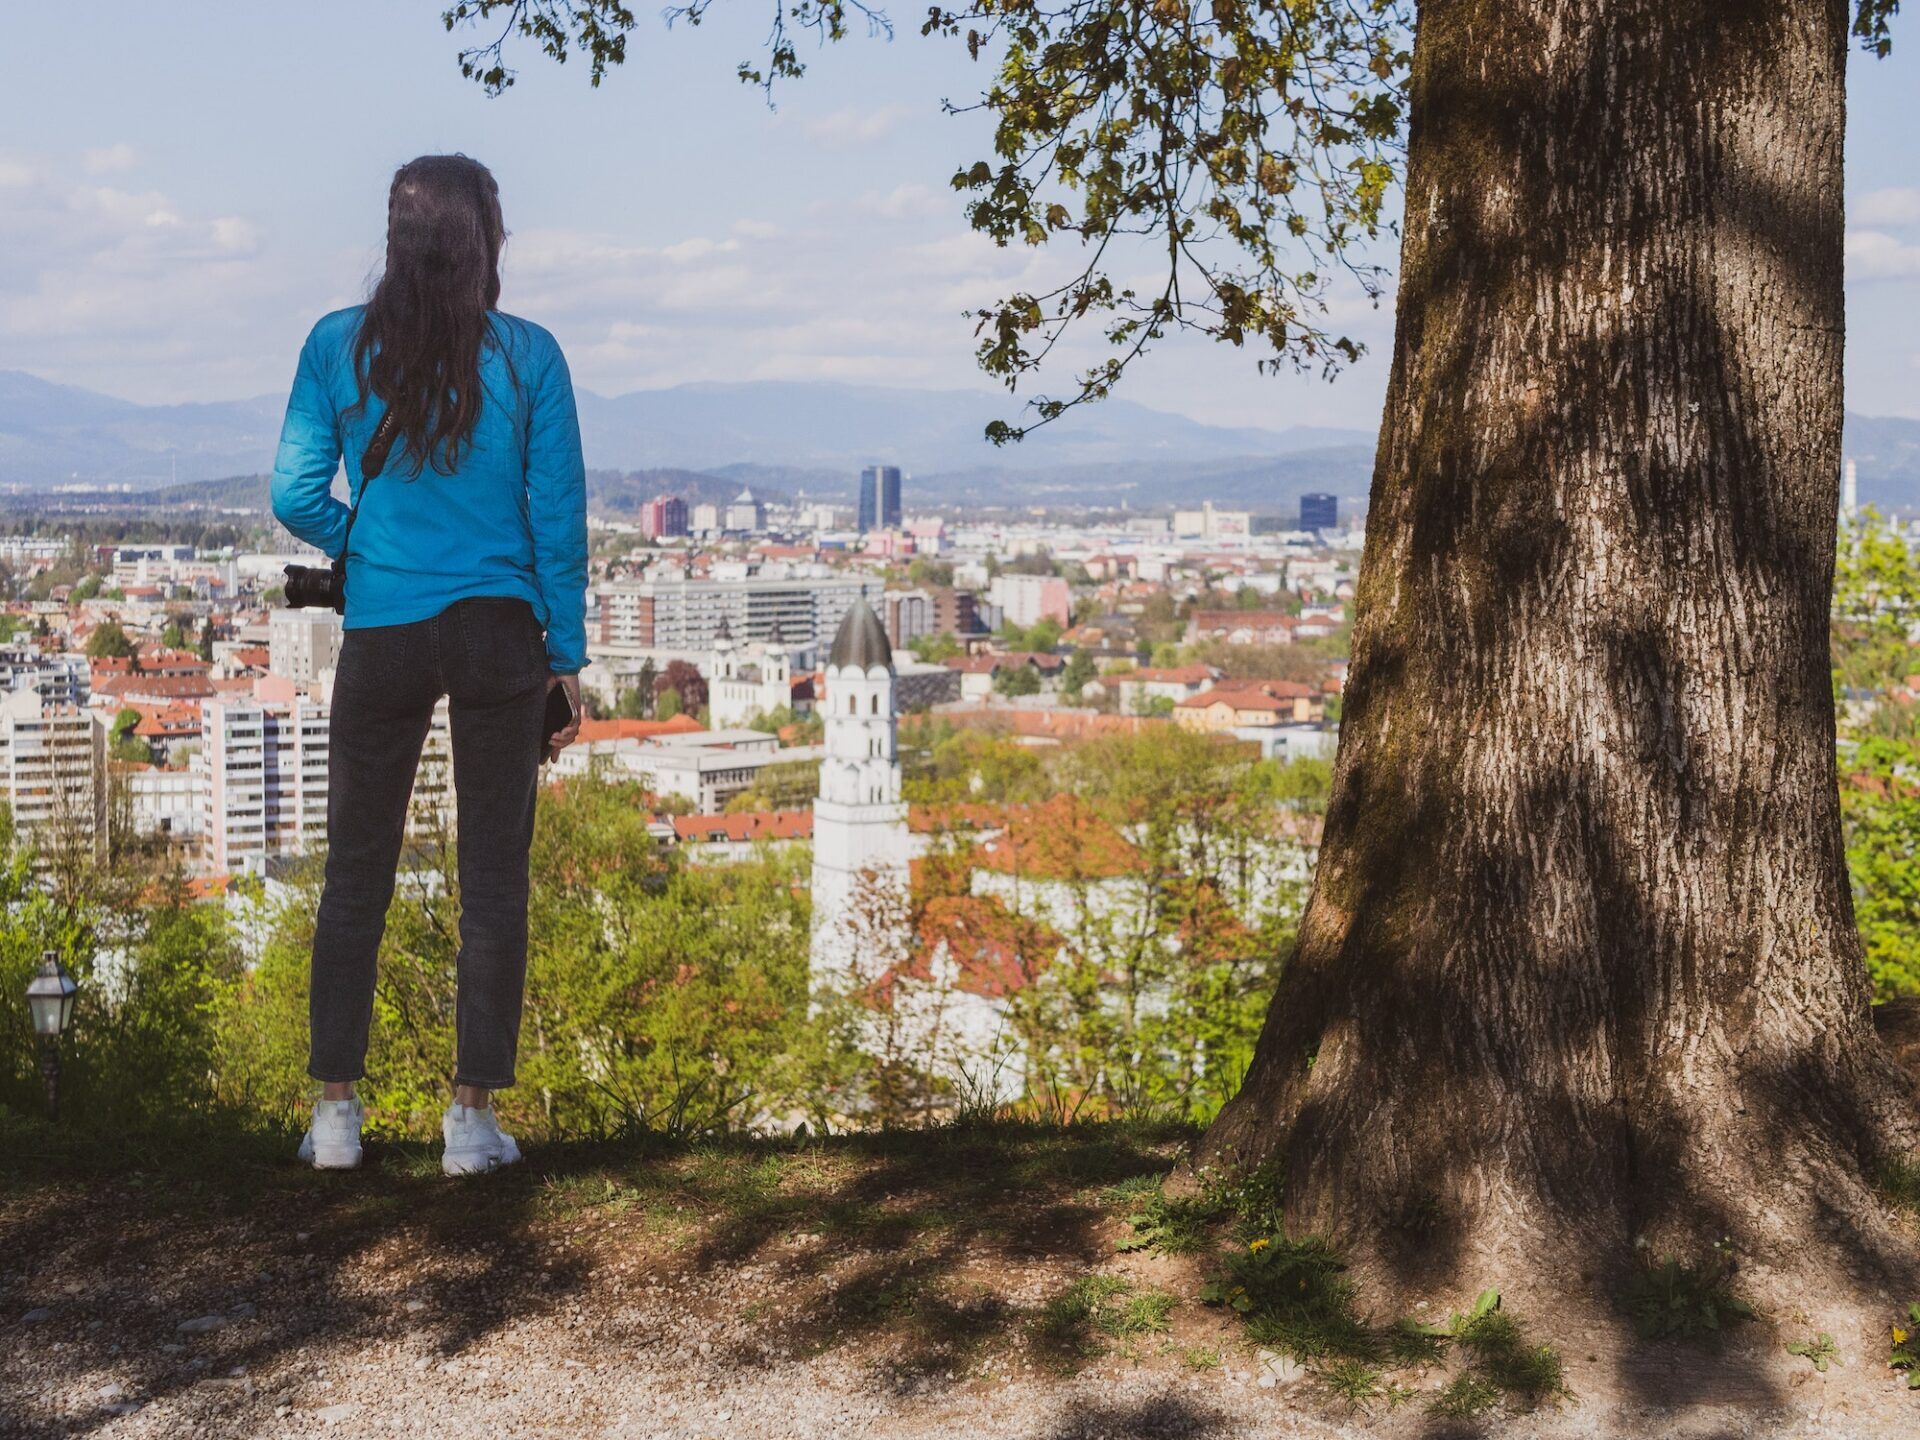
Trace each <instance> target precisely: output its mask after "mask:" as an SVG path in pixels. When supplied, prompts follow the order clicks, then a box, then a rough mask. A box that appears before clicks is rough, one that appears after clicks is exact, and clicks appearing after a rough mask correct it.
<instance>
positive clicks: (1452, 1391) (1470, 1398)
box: [1427, 1371, 1501, 1420]
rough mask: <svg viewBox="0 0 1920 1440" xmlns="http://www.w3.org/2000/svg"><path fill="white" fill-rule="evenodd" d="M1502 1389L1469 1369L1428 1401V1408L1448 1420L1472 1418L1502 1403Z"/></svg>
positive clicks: (1455, 1377)
mask: <svg viewBox="0 0 1920 1440" xmlns="http://www.w3.org/2000/svg"><path fill="white" fill-rule="evenodd" d="M1500 1399H1501V1396H1500V1390H1499V1387H1498V1386H1496V1385H1495V1384H1494V1383H1493V1382H1492V1381H1490V1380H1487V1379H1485V1378H1484V1377H1482V1376H1479V1375H1475V1374H1474V1373H1473V1372H1472V1371H1468V1372H1466V1373H1465V1374H1462V1375H1456V1376H1454V1377H1453V1379H1452V1380H1451V1381H1449V1382H1448V1384H1447V1387H1446V1388H1445V1389H1444V1390H1442V1391H1441V1392H1440V1393H1439V1394H1438V1395H1436V1396H1434V1397H1433V1399H1432V1400H1431V1401H1430V1402H1429V1403H1428V1405H1427V1409H1429V1410H1431V1411H1432V1412H1433V1413H1434V1414H1435V1415H1439V1416H1441V1417H1443V1418H1444V1419H1448V1420H1471V1419H1473V1417H1474V1416H1476V1415H1483V1414H1485V1413H1486V1412H1487V1411H1489V1410H1491V1409H1493V1408H1494V1407H1495V1406H1496V1405H1498V1404H1499V1403H1500Z"/></svg>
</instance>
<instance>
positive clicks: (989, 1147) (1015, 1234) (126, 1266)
mask: <svg viewBox="0 0 1920 1440" xmlns="http://www.w3.org/2000/svg"><path fill="white" fill-rule="evenodd" d="M295 1139H296V1137H293V1136H289V1135H282V1134H277V1133H271V1132H268V1133H262V1132H259V1131H247V1130H221V1129H219V1128H218V1127H209V1128H208V1129H207V1130H205V1131H202V1132H199V1133H183V1134H180V1135H175V1136H169V1137H159V1138H156V1139H154V1140H152V1141H150V1142H149V1143H148V1144H146V1145H144V1146H140V1147H138V1149H137V1152H136V1153H134V1154H132V1155H128V1154H127V1153H126V1152H125V1151H124V1150H121V1149H119V1148H118V1147H116V1146H115V1145H114V1144H113V1143H111V1142H110V1141H109V1140H108V1139H107V1138H106V1137H91V1136H87V1135H84V1134H80V1133H74V1132H68V1133H65V1134H62V1133H57V1132H53V1131H51V1130H48V1129H46V1128H45V1127H40V1126H34V1125H31V1124H26V1123H23V1122H20V1121H17V1120H13V1119H9V1118H8V1117H6V1116H4V1115H0V1144H4V1148H6V1149H7V1151H8V1152H9V1153H10V1154H11V1155H13V1156H16V1157H18V1158H19V1160H20V1162H21V1163H20V1164H19V1165H18V1166H16V1167H13V1168H11V1169H10V1171H9V1173H8V1174H7V1176H6V1177H5V1178H4V1180H0V1255H4V1256H5V1257H6V1260H5V1261H4V1262H3V1263H0V1331H4V1332H6V1333H7V1336H8V1340H9V1341H10V1342H11V1343H10V1345H9V1347H8V1351H9V1354H10V1357H11V1358H0V1435H14V1434H20V1435H29V1434H30V1435H34V1436H36V1437H37V1436H83V1435H88V1434H91V1433H93V1432H95V1431H96V1430H98V1429H100V1428H101V1427H102V1426H103V1425H105V1424H107V1423H109V1422H110V1421H112V1420H113V1419H114V1418H116V1416H117V1413H118V1410H117V1409H116V1406H120V1405H128V1404H133V1403H141V1404H145V1403H151V1402H153V1401H156V1400H161V1399H167V1398H173V1397H183V1396H186V1395H187V1393H188V1392H195V1391H198V1390H202V1389H203V1387H204V1388H209V1389H210V1388H215V1387H219V1386H222V1385H230V1386H231V1388H233V1389H235V1390H236V1391H242V1392H243V1393H244V1394H245V1396H246V1397H247V1402H248V1403H252V1404H257V1405H260V1406H263V1407H271V1406H272V1405H273V1404H274V1403H276V1402H280V1403H285V1402H286V1401H287V1399H288V1398H290V1397H291V1396H292V1395H293V1393H294V1392H296V1391H298V1392H299V1393H300V1395H301V1396H303V1397H304V1399H303V1403H311V1402H313V1401H314V1400H315V1398H316V1397H315V1392H316V1390H317V1389H320V1388H323V1383H324V1379H325V1377H323V1376H319V1375H317V1374H316V1372H315V1371H314V1365H315V1359H314V1357H315V1356H316V1355H317V1354H322V1353H325V1352H329V1351H331V1350H333V1349H334V1348H335V1347H339V1346H342V1345H344V1346H347V1347H349V1348H350V1350H351V1351H353V1352H356V1353H360V1352H363V1353H369V1354H372V1353H380V1352H382V1351H385V1350H387V1349H388V1348H389V1347H392V1346H394V1345H396V1344H397V1343H398V1342H400V1341H402V1340H407V1341H409V1342H410V1343H411V1344H412V1345H413V1346H414V1347H415V1348H416V1349H417V1348H418V1346H419V1342H420V1341H421V1339H422V1338H424V1339H425V1340H426V1341H427V1344H428V1347H429V1350H430V1354H431V1356H434V1357H443V1358H444V1359H446V1360H455V1359H457V1358H458V1357H460V1356H461V1355H462V1354H463V1353H465V1352H467V1351H469V1350H472V1349H474V1348H475V1347H478V1346H481V1345H483V1344H484V1343H485V1342H486V1341H488V1340H489V1339H490V1338H491V1337H493V1336H494V1335H496V1334H497V1333H498V1332H501V1331H503V1330H506V1329H508V1328H510V1327H513V1326H515V1325H517V1324H519V1323H521V1322H524V1321H527V1320H531V1319H536V1318H538V1317H542V1316H549V1317H557V1318H559V1319H562V1320H568V1319H571V1318H572V1317H573V1316H574V1315H575V1313H576V1312H577V1314H578V1317H579V1323H581V1324H583V1325H585V1326H587V1327H588V1330H589V1332H590V1333H594V1334H597V1335H598V1337H599V1338H600V1339H602V1340H603V1342H605V1343H607V1344H610V1345H612V1346H615V1347H617V1348H618V1349H620V1350H622V1351H634V1350H643V1349H648V1348H651V1347H655V1346H659V1345H661V1344H663V1343H669V1342H667V1341H664V1340H663V1337H662V1335H661V1334H659V1333H653V1332H649V1331H646V1330H644V1329H642V1330H636V1329H635V1327H634V1326H633V1325H632V1324H631V1323H630V1320H629V1319H628V1318H627V1317H626V1316H625V1314H624V1312H625V1311H626V1310H627V1307H628V1304H629V1302H631V1301H632V1300H633V1299H634V1298H635V1296H636V1295H637V1294H643V1293H646V1290H645V1287H648V1286H662V1287H664V1288H662V1289H661V1290H659V1291H658V1292H656V1293H657V1298H660V1299H661V1300H662V1301H663V1303H669V1304H672V1305H675V1306H678V1305H680V1304H684V1305H685V1306H686V1307H687V1309H688V1311H689V1312H690V1313H691V1312H695V1311H701V1310H705V1311H707V1312H709V1313H710V1315H711V1316H712V1317H714V1318H716V1320H717V1322H718V1323H720V1324H722V1325H726V1324H728V1322H736V1323H732V1324H731V1330H732V1331H733V1332H744V1333H734V1334H733V1338H730V1339H728V1340H726V1341H725V1342H724V1343H722V1344H721V1345H718V1346H716V1347H715V1353H714V1356H713V1358H714V1360H715V1362H716V1363H718V1364H720V1365H722V1366H737V1367H741V1368H743V1369H744V1368H748V1367H753V1366H757V1365H760V1364H762V1363H764V1361H765V1358H766V1356H767V1355H768V1354H769V1353H770V1351H772V1350H775V1349H777V1350H779V1351H780V1352H782V1353H784V1354H786V1355H790V1356H795V1357H801V1358H804V1357H805V1356H807V1355H809V1354H817V1353H822V1352H825V1351H829V1350H837V1349H840V1348H841V1347H845V1346H853V1347H856V1348H857V1349H858V1350H859V1352H860V1353H861V1354H862V1356H863V1357H864V1359H865V1361H866V1363H867V1364H868V1366H869V1368H870V1371H871V1373H872V1375H873V1378H874V1379H875V1381H876V1382H877V1383H878V1385H879V1387H880V1388H881V1389H882V1391H883V1392H885V1393H895V1394H899V1395H906V1394H911V1393H914V1392H915V1391H916V1390H918V1389H920V1388H922V1387H924V1386H927V1385H929V1384H936V1385H937V1384H944V1383H947V1382H948V1381H950V1380H951V1378H952V1376H953V1375H954V1374H955V1373H957V1372H960V1371H962V1370H964V1369H965V1368H966V1367H967V1366H969V1365H970V1364H971V1363H972V1362H973V1361H974V1360H975V1357H977V1356H978V1355H980V1354H982V1353H983V1352H986V1351H988V1350H991V1349H995V1348H997V1347H1000V1346H1003V1345H1005V1344H1006V1343H1007V1342H1008V1341H1009V1339H1012V1340H1013V1341H1015V1342H1016V1343H1017V1342H1018V1341H1019V1340H1020V1337H1021V1336H1022V1334H1023V1331H1022V1326H1023V1324H1024V1322H1025V1318H1026V1317H1025V1313H1024V1311H1023V1309H1022V1307H1021V1305H1019V1304H1017V1303H1014V1302H1010V1301H1009V1300H1008V1299H1007V1298H1005V1297H1004V1296H1003V1295H1002V1294H1000V1293H999V1292H998V1290H997V1288H996V1286H995V1285H994V1284H993V1283H991V1282H992V1281H993V1280H995V1279H997V1278H998V1275H999V1273H1000V1272H1004V1271H1005V1270H1006V1269H1007V1268H1008V1267H1020V1266H1034V1265H1038V1264H1040V1263H1043V1262H1044V1263H1049V1264H1054V1265H1064V1266H1067V1267H1069V1268H1070V1269H1073V1270H1091V1269H1093V1268H1095V1267H1096V1266H1098V1265H1100V1264H1101V1263H1103V1261H1104V1260H1105V1259H1107V1258H1108V1257H1109V1256H1110V1255H1111V1243H1110V1241H1107V1240H1104V1239H1102V1238H1101V1237H1100V1235H1099V1234H1098V1231H1099V1227H1100V1225H1101V1224H1102V1223H1103V1222H1104V1220H1105V1212H1104V1210H1103V1209H1102V1207H1101V1205H1100V1203H1099V1200H1098V1194H1099V1191H1100V1190H1101V1189H1103V1188H1104V1187H1107V1186H1110V1185H1113V1184H1116V1183H1118V1182H1120V1181H1122V1180H1128V1179H1132V1178H1135V1177H1138V1176H1142V1175H1153V1174H1159V1173H1162V1172H1164V1171H1166V1170H1167V1169H1168V1168H1170V1166H1171V1165H1172V1163H1173V1160H1174V1158H1175V1156H1176V1152H1177V1151H1178V1149H1179V1147H1180V1146H1181V1145H1182V1144H1184V1143H1185V1142H1186V1141H1187V1140H1188V1139H1190V1133H1189V1132H1186V1131H1183V1130H1176V1129H1171V1128H1165V1127H1162V1128H1158V1129H1155V1128H1152V1127H1128V1126H1083V1127H1074V1128H1073V1129H1071V1130H1059V1129H1054V1128H1050V1127H1043V1126H1026V1125H1007V1126H992V1127H983V1128H980V1129H978V1130H966V1129H961V1130H947V1131H939V1132H906V1133H894V1134H880V1135H870V1136H851V1137H836V1138H835V1139H832V1140H829V1141H824V1142H821V1141H816V1142H811V1143H808V1142H800V1141H739V1142H724V1143H716V1144H712V1145H700V1146H684V1145H671V1144H668V1143H666V1142H663V1141H660V1140H658V1139H653V1138H641V1139H637V1140H634V1141H631V1142H611V1143H562V1144H550V1145H542V1146H531V1147H529V1153H528V1160H527V1163H526V1164H525V1165H523V1166H520V1167H516V1169H514V1170H510V1171H507V1172H504V1173H502V1174H499V1175H495V1176H490V1177H485V1178H483V1179H478V1180H473V1181H465V1182H456V1181H449V1180H447V1179H446V1178H444V1177H442V1176H441V1175H440V1174H439V1172H438V1167H437V1157H436V1156H435V1155H434V1153H433V1152H432V1151H431V1150H430V1149H429V1148H428V1147H427V1146H425V1145H420V1144H414V1143H406V1144H378V1143H370V1144H369V1146H368V1155H367V1163H366V1165H365V1166H364V1167H363V1168H362V1169H361V1170H360V1171H358V1172H355V1173H352V1174H320V1173H316V1172H314V1171H311V1170H308V1169H304V1168H302V1167H299V1166H296V1165H294V1164H293V1163H291V1161H290V1160H289V1159H288V1158H287V1157H289V1156H290V1155H291V1152H292V1148H293V1145H294V1142H295ZM743 1269H746V1270H756V1269H757V1270H759V1271H761V1272H763V1273H766V1274H767V1275H768V1276H769V1277H770V1278H771V1279H773V1280H774V1281H775V1282H777V1285H778V1287H779V1291H780V1294H781V1296H782V1297H783V1302H784V1303H783V1305H782V1307H781V1308H782V1313H780V1314H778V1315H769V1316H767V1317H766V1318H765V1320H764V1322H757V1323H754V1324H751V1325H746V1324H740V1323H737V1322H739V1321H740V1319H741V1316H740V1315H739V1314H738V1313H729V1312H728V1310H727V1309H726V1304H727V1303H728V1302H725V1301H718V1302H715V1301H709V1300H706V1299H703V1298H702V1297H703V1294H704V1293H705V1292H706V1291H708V1290H709V1289H712V1288H714V1287H713V1286H711V1285H709V1284H708V1282H709V1281H711V1280H713V1279H714V1278H715V1277H722V1276H730V1275H735V1274H738V1273H739V1272H740V1271H742V1270H743ZM676 1284H677V1285H679V1286H680V1287H681V1288H680V1289H678V1290H676V1289H674V1288H673V1287H674V1286H675V1285H676ZM682 1296H684V1299H682V1298H681V1297H682ZM669 1297H671V1298H670V1299H669ZM39 1309H45V1310H48V1311H50V1312H51V1313H50V1314H49V1315H48V1316H47V1317H46V1318H44V1319H42V1320H39V1321H37V1322H36V1323H33V1324H31V1325H27V1324H23V1323H22V1318H21V1317H22V1316H24V1315H26V1314H28V1313H30V1312H32V1311H35V1310H39ZM203 1317H219V1319H218V1321H217V1322H209V1323H210V1326H211V1328H209V1329H208V1330H206V1331H204V1332H201V1333H195V1332H192V1331H186V1332H183V1331H182V1330H181V1329H180V1328H179V1327H180V1326H181V1325H182V1324H183V1323H185V1322H189V1321H194V1320H198V1319H202V1318H203ZM56 1346H57V1347H58V1348H57V1350H55V1349H54V1348H53V1347H56ZM35 1350H38V1351H39V1352H40V1353H41V1354H43V1355H54V1354H57V1357H58V1359H57V1366H58V1370H59V1372H60V1374H61V1375H63V1376H66V1377H71V1378H72V1381H73V1383H75V1384H81V1383H84V1384H85V1385H86V1386H87V1390H86V1394H87V1395H92V1394H93V1393H94V1392H95V1391H96V1390H97V1389H98V1387H99V1385H100V1380H99V1379H98V1378H97V1377H99V1376H104V1375H107V1374H111V1375H112V1376H113V1377H114V1380H115V1383H117V1384H118V1385H120V1386H121V1387H122V1389H123V1391H124V1393H123V1394H122V1395H120V1396H116V1397H113V1398H112V1399H111V1400H109V1399H108V1398H106V1397H101V1398H100V1399H99V1400H98V1401H97V1402H96V1401H93V1400H80V1399H76V1397H75V1396H74V1395H73V1393H71V1387H70V1386H69V1387H68V1389H67V1390H65V1391H62V1390H60V1389H59V1388H58V1387H56V1388H55V1389H54V1390H51V1391H50V1390H48V1389H47V1387H46V1381H47V1379H48V1377H47V1375H46V1374H45V1373H44V1372H41V1373H38V1374H36V1373H34V1372H33V1371H32V1369H31V1368H30V1367H29V1366H28V1364H27V1361H28V1357H29V1355H30V1354H31V1353H32V1352H33V1351H35ZM249 1385H250V1386H251V1388H250V1389H249V1388H247V1387H249ZM235 1403H240V1402H239V1401H238V1400H237V1399H236V1401H235ZM320 1403H324V1401H321V1402H320ZM1142 1433H1159V1432H1142ZM1166 1433H1170V1434H1179V1433H1188V1432H1182V1431H1178V1430H1174V1431H1168V1432H1166ZM1192 1433H1199V1432H1192Z"/></svg>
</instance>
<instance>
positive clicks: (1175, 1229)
mask: <svg viewBox="0 0 1920 1440" xmlns="http://www.w3.org/2000/svg"><path fill="white" fill-rule="evenodd" d="M1106 1198H1107V1199H1108V1200H1110V1201H1117V1202H1126V1203H1130V1204H1131V1207H1132V1209H1131V1213H1129V1214H1128V1216H1127V1224H1129V1225H1131V1226H1132V1227H1133V1229H1132V1233H1130V1234H1127V1235H1124V1236H1122V1237H1121V1238H1120V1239H1119V1240H1117V1241H1115V1242H1114V1249H1116V1250H1158V1251H1160V1252H1161V1253H1162V1254H1163V1255H1193V1254H1197V1253H1198V1252H1200V1251H1202V1250H1205V1249H1207V1248H1208V1247H1209V1246H1211V1245H1212V1244H1213V1235H1212V1226H1213V1224H1214V1222H1215V1221H1216V1220H1218V1219H1219V1211H1218V1210H1217V1209H1216V1208H1215V1207H1214V1206H1213V1205H1212V1204H1211V1203H1210V1202H1209V1201H1208V1200H1207V1199H1205V1198H1201V1199H1197V1200H1172V1199H1168V1198H1167V1196H1166V1194H1165V1193H1164V1191H1163V1190H1162V1188H1161V1180H1160V1177H1158V1176H1150V1175H1142V1176H1139V1177H1137V1178H1135V1179H1132V1180H1128V1181H1125V1182H1123V1183H1121V1184H1119V1185H1116V1186H1114V1187H1113V1188H1112V1189H1111V1190H1109V1191H1108V1192H1107V1196H1106Z"/></svg>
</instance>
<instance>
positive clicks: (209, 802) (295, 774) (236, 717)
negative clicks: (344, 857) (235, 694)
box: [194, 699, 327, 875]
mask: <svg viewBox="0 0 1920 1440" xmlns="http://www.w3.org/2000/svg"><path fill="white" fill-rule="evenodd" d="M200 715H201V742H200V754H199V755H198V757H197V758H196V759H195V761H194V763H195V764H196V765H197V766H198V767H199V768H200V769H201V771H202V773H203V775H204V777H205V780H204V793H205V797H206V801H205V803H206V809H205V811H204V812H203V818H202V821H201V834H202V835H203V837H204V843H205V846H206V859H207V863H208V865H209V866H210V867H211V868H212V870H213V872H214V873H215V874H220V875H225V874H231V873H232V872H234V871H236V870H245V869H249V868H258V867H259V865H260V864H261V862H264V861H265V860H266V859H267V858H269V857H273V856H281V855H299V854H304V853H305V851H306V850H307V848H308V847H309V846H310V845H314V844H317V843H318V842H319V841H321V840H324V839H325V838H326V833H327V707H326V706H325V705H322V704H319V703H317V702H315V701H312V700H293V701H288V702H284V703H278V702H277V703H262V702H261V701H258V700H250V699H247V700H240V699H231V700H230V699H213V700H208V701H206V702H205V703H204V704H202V705H201V707H200Z"/></svg>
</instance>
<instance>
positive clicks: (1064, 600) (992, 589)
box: [987, 575, 1073, 629]
mask: <svg viewBox="0 0 1920 1440" xmlns="http://www.w3.org/2000/svg"><path fill="white" fill-rule="evenodd" d="M987 599H988V600H990V601H991V602H992V603H994V604H995V605H998V606H1000V608H1001V609H1002V610H1004V611H1005V612H1006V618H1007V621H1008V623H1009V624H1013V625H1018V626H1020V627H1021V628H1022V629H1025V628H1026V627H1028V626H1030V625H1034V624H1037V623H1038V622H1039V621H1041V620H1052V621H1055V622H1056V623H1058V624H1060V625H1063V626H1064V625H1066V624H1068V623H1069V622H1070V621H1071V620H1072V618H1073V587H1072V586H1070V585H1068V584H1067V582H1066V581H1065V580H1062V579H1061V578H1060V577H1059V576H1057V575H996V576H994V578H993V583H992V584H991V585H989V586H988V587H987Z"/></svg>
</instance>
